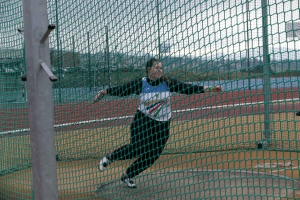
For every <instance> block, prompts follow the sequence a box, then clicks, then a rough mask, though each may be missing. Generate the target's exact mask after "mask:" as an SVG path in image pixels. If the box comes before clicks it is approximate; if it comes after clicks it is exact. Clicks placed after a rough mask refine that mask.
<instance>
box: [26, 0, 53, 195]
mask: <svg viewBox="0 0 300 200" xmlns="http://www.w3.org/2000/svg"><path fill="white" fill-rule="evenodd" d="M23 18H24V37H25V55H26V66H27V70H26V80H27V91H28V111H29V125H30V146H31V160H32V176H33V189H34V198H36V199H39V200H40V199H41V200H43V199H45V200H46V199H47V200H51V199H55V200H57V199H58V186H57V176H56V152H55V140H54V113H53V110H54V109H53V100H52V83H51V81H50V80H49V76H48V74H47V72H46V71H45V70H43V68H42V67H41V65H40V64H41V61H42V62H43V63H44V64H46V65H47V66H50V50H49V40H48V38H47V39H46V40H45V41H44V42H41V39H42V38H43V35H45V32H46V31H47V30H48V25H49V24H48V23H49V22H48V14H47V0H23Z"/></svg>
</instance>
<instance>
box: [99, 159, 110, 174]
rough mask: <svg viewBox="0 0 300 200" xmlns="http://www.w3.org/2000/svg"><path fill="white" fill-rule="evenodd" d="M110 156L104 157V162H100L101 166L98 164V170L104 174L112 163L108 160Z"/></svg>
mask: <svg viewBox="0 0 300 200" xmlns="http://www.w3.org/2000/svg"><path fill="white" fill-rule="evenodd" d="M108 158H109V156H108V155H107V156H104V157H103V158H102V160H100V162H99V164H98V168H99V171H100V172H102V171H103V170H104V169H105V168H106V167H107V166H108V165H109V163H111V161H110V160H109V159H108Z"/></svg>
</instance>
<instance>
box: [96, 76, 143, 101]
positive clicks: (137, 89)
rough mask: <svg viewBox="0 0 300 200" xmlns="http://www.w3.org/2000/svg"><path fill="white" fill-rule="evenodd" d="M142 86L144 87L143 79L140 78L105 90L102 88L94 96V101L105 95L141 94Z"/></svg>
mask: <svg viewBox="0 0 300 200" xmlns="http://www.w3.org/2000/svg"><path fill="white" fill-rule="evenodd" d="M142 87H143V84H142V79H141V78H139V79H136V80H133V81H130V82H129V83H125V84H123V85H120V86H116V87H112V88H108V89H105V90H100V91H99V92H98V93H97V94H96V96H95V97H94V101H98V100H100V99H101V98H103V97H104V96H105V95H111V96H119V97H123V96H128V95H131V94H137V95H139V94H140V93H141V91H142Z"/></svg>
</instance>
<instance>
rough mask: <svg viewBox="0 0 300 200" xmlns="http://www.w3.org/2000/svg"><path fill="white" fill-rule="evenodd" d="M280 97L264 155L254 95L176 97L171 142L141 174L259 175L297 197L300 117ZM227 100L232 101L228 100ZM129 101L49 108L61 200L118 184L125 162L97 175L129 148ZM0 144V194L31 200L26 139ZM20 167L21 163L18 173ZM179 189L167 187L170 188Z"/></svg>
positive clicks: (288, 99) (289, 100)
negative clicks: (106, 158)
mask: <svg viewBox="0 0 300 200" xmlns="http://www.w3.org/2000/svg"><path fill="white" fill-rule="evenodd" d="M280 94H281V95H276V94H273V96H272V97H273V98H272V102H271V107H272V108H273V109H272V113H270V119H271V121H270V125H271V127H272V130H273V132H272V137H271V141H272V142H271V143H270V144H271V146H269V147H268V148H267V149H264V148H262V149H258V148H257V143H258V142H259V141H261V140H262V139H263V138H264V123H265V119H264V117H265V115H264V112H263V106H264V104H263V103H262V101H261V100H262V99H261V96H262V95H261V93H257V95H256V96H254V97H253V94H252V97H250V94H249V95H248V96H247V94H246V93H245V94H243V95H242V94H241V93H240V95H236V94H233V93H223V94H221V95H220V96H217V95H212V96H209V95H202V96H201V94H200V95H193V96H190V97H186V96H175V97H174V99H173V102H174V104H173V106H174V107H173V111H174V113H173V121H172V124H171V137H170V139H169V141H168V144H167V146H166V148H165V151H164V155H162V156H161V157H160V158H159V160H158V161H157V162H156V163H155V164H154V165H153V166H152V167H151V168H149V169H148V170H147V171H145V172H143V175H147V174H148V175H149V174H151V173H157V172H163V173H167V172H174V171H175V172H178V171H179V172H188V171H190V170H194V171H195V170H196V171H198V172H199V173H204V172H207V171H209V170H223V171H224V170H225V171H228V170H229V171H232V170H242V171H246V172H251V173H253V172H258V173H261V174H263V175H262V176H264V177H265V176H272V177H274V178H273V179H272V180H268V181H271V182H270V183H269V184H271V185H272V184H273V185H274V187H275V189H274V191H272V192H273V193H274V194H278V195H279V196H281V197H282V198H281V199H284V198H286V199H287V198H288V197H290V198H291V199H294V198H300V193H299V185H298V183H297V181H299V160H300V153H299V140H300V136H299V134H298V133H299V132H300V126H299V125H298V126H297V123H298V122H299V120H300V119H299V117H298V118H297V117H296V116H295V113H294V110H300V105H299V103H298V102H297V101H296V100H295V99H296V98H298V95H299V94H297V93H296V92H293V93H289V94H288V93H283V92H281V93H280ZM282 94H284V96H282ZM231 95H232V97H239V98H232V99H231ZM225 97H226V98H225ZM223 99H224V100H223ZM226 99H227V100H226ZM209 102H215V103H210V104H209ZM136 103H137V102H136V100H128V99H120V100H116V101H109V102H108V101H106V100H104V101H102V102H99V103H97V104H88V103H85V104H84V105H85V106H83V104H82V105H76V106H77V107H76V106H75V105H73V107H72V108H70V107H71V105H70V106H68V105H64V106H57V107H56V118H55V120H56V127H57V128H56V138H55V139H56V147H57V152H58V154H59V156H60V159H61V160H60V161H59V162H58V163H57V172H58V179H59V182H58V184H59V193H60V196H61V197H63V198H62V199H79V198H84V199H86V198H95V196H94V195H95V194H94V190H95V189H96V188H97V187H98V186H99V185H100V184H104V183H107V182H110V181H115V180H118V179H119V177H120V176H121V174H122V173H123V172H124V170H126V168H127V167H128V166H129V165H130V163H131V162H132V160H129V161H116V162H114V163H113V164H112V165H111V166H110V167H109V168H108V170H107V171H105V172H103V173H100V172H98V169H97V164H98V162H99V159H100V158H101V157H102V156H103V155H105V154H106V153H108V152H111V151H113V150H114V149H115V148H117V147H119V146H121V145H124V144H126V143H128V141H129V136H130V135H129V125H130V121H131V120H132V117H131V116H132V114H133V113H134V112H135V109H136V108H135V107H136ZM116 111H117V112H116ZM71 116H72V117H71ZM96 119H97V120H96ZM93 120H94V121H93ZM0 142H1V146H6V147H7V149H2V152H1V153H2V155H3V159H4V160H3V162H2V163H7V164H8V165H11V166H12V167H16V166H13V165H14V164H17V166H18V167H17V168H16V169H15V170H11V171H10V172H9V173H5V174H4V175H2V176H0V188H1V193H2V194H0V196H3V195H7V197H9V198H10V199H14V198H13V196H11V195H17V196H15V199H19V198H20V197H21V198H30V197H31V194H32V183H31V167H30V164H29V165H27V166H26V163H28V162H30V147H29V136H28V135H26V134H25V135H18V136H16V137H13V136H11V135H10V136H4V137H2V138H1V141H0ZM8 144H10V145H8ZM20 160H21V161H20ZM22 161H23V162H24V163H25V165H24V166H23V167H22V166H21V167H20V164H22ZM24 163H23V164H24ZM2 167H4V168H5V166H2ZM251 176H252V177H253V175H251ZM215 179H216V180H217V179H219V181H218V182H219V183H220V182H222V181H224V177H223V175H222V174H219V175H218V176H217V177H215ZM230 179H232V180H236V179H239V177H233V178H230ZM274 179H275V180H290V181H291V182H293V183H294V185H293V186H291V187H292V188H291V187H289V189H288V190H286V189H284V188H283V186H282V185H281V186H278V185H277V186H275V185H276V184H277V183H275V182H274V183H273V180H274ZM226 180H228V179H226ZM203 181H204V182H205V181H208V180H203ZM175 182H176V181H175ZM179 182H180V181H179ZM224 184H226V183H225V182H224V183H222V184H221V185H218V188H219V187H225V185H224ZM181 187H182V186H178V187H177V186H176V185H174V188H173V190H177V189H180V188H181ZM216 187H217V186H216ZM168 189H170V188H168ZM216 189H217V188H216ZM114 192H116V191H114ZM276 192H277V193H276ZM283 197H284V198H283ZM98 199H99V198H98ZM100 199H101V198H100ZM269 199H270V198H269ZM271 199H272V198H271ZM273 199H276V198H273Z"/></svg>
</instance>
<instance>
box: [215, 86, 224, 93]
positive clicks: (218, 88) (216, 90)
mask: <svg viewBox="0 0 300 200" xmlns="http://www.w3.org/2000/svg"><path fill="white" fill-rule="evenodd" d="M222 91H223V90H222V87H221V86H219V85H217V86H215V87H213V88H212V92H222Z"/></svg>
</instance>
